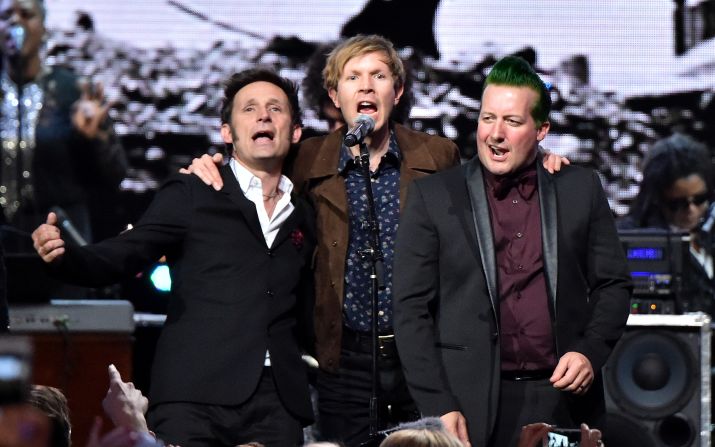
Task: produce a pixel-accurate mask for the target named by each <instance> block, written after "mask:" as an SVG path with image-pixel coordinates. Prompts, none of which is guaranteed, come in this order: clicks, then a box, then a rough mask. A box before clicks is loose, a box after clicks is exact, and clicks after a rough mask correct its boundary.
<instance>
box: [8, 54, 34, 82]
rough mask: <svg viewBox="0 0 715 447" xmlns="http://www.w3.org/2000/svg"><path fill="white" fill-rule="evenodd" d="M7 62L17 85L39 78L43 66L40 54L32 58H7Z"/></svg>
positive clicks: (9, 71)
mask: <svg viewBox="0 0 715 447" xmlns="http://www.w3.org/2000/svg"><path fill="white" fill-rule="evenodd" d="M5 63H6V64H7V65H6V66H7V67H8V75H9V76H10V79H12V81H13V82H14V83H15V84H17V85H23V84H25V83H26V82H29V81H32V80H34V79H35V78H37V76H38V75H39V74H40V69H41V67H42V63H41V61H40V55H39V54H36V55H33V56H31V57H30V58H23V57H17V58H12V59H5Z"/></svg>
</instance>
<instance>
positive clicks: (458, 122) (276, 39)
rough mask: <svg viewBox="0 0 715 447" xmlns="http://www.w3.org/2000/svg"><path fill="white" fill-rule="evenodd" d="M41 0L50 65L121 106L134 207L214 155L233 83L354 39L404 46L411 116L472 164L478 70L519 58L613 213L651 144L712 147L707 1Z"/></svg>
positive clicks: (312, 104) (310, 93)
mask: <svg viewBox="0 0 715 447" xmlns="http://www.w3.org/2000/svg"><path fill="white" fill-rule="evenodd" d="M46 6H47V9H48V17H47V23H48V27H49V29H50V32H51V37H50V39H49V40H48V42H47V52H48V55H49V57H50V58H49V61H51V63H53V64H60V65H66V66H70V67H72V68H73V69H74V70H75V71H76V72H77V73H78V74H80V75H82V76H84V77H87V78H91V79H92V80H95V81H102V82H103V83H104V85H105V89H106V91H107V93H108V96H109V97H110V99H112V100H113V101H114V102H115V107H114V109H113V111H112V116H113V118H114V119H115V120H116V122H117V131H118V132H119V133H120V134H121V136H122V139H123V142H124V144H125V147H126V149H127V151H128V154H129V156H130V162H131V167H132V169H131V171H130V176H129V177H128V178H127V179H126V180H125V181H124V183H123V185H122V187H123V188H124V190H125V191H128V192H131V193H132V194H130V195H128V197H136V196H141V195H143V194H144V193H146V192H149V193H150V192H151V191H152V190H153V189H155V188H156V186H157V185H158V183H159V182H160V181H161V180H162V179H163V177H164V176H166V175H167V174H168V173H169V172H171V171H173V170H175V169H177V168H178V167H179V166H183V165H186V164H187V163H189V161H190V159H191V158H192V157H193V156H195V155H198V154H201V153H204V152H206V151H207V150H210V151H216V150H222V149H223V144H222V143H221V141H220V138H219V133H218V128H219V120H218V112H217V111H218V107H219V103H220V97H221V80H222V79H226V77H227V76H228V74H230V73H232V72H234V71H237V70H241V69H243V68H246V67H248V66H252V65H254V64H262V65H269V66H273V67H276V68H278V69H279V70H280V72H281V74H282V75H284V76H287V77H289V78H291V79H293V80H295V81H297V82H299V83H303V81H304V78H305V77H306V73H308V72H309V70H308V69H309V67H310V65H311V56H312V55H313V53H314V52H315V51H316V49H319V48H320V49H322V51H325V48H324V47H322V45H325V44H327V43H330V42H334V41H336V40H337V39H339V38H341V36H344V35H348V36H349V35H353V34H356V33H380V34H383V35H385V36H386V37H389V38H390V39H391V40H393V42H395V43H396V44H397V45H398V46H400V47H401V54H402V56H403V57H404V58H405V60H406V61H407V62H408V64H409V66H410V68H411V72H412V76H411V79H412V89H411V90H412V94H411V98H410V99H411V104H412V108H411V109H410V110H409V111H408V113H409V117H408V118H407V120H408V122H409V123H410V124H411V125H412V126H413V127H414V128H417V129H420V130H423V131H426V132H430V133H436V134H440V135H444V136H447V137H449V138H451V139H453V140H455V141H456V142H457V144H458V145H459V147H460V149H461V151H462V154H463V156H464V157H465V158H467V157H471V156H472V155H473V154H474V151H475V143H474V136H473V134H474V128H475V119H476V116H477V113H478V109H479V98H480V93H481V86H482V80H483V79H484V76H485V74H486V73H487V72H488V70H489V68H490V66H491V64H492V63H493V62H494V61H495V60H497V59H498V58H500V57H502V56H504V55H507V54H520V55H522V56H523V57H525V58H526V59H527V60H529V61H530V62H532V64H533V65H534V66H535V67H536V68H537V69H538V71H539V72H540V73H541V74H542V75H543V78H544V79H545V80H547V81H548V82H549V83H551V84H552V92H553V93H552V94H553V99H554V111H553V113H552V116H551V121H552V130H551V133H550V135H549V137H548V138H547V140H546V141H545V144H544V146H546V147H547V148H549V149H550V150H552V151H554V152H556V153H558V154H562V155H565V156H567V157H569V158H570V159H571V160H572V161H573V162H575V163H579V164H585V165H589V166H591V167H594V168H596V169H597V170H598V171H599V172H600V174H601V176H602V179H603V181H604V186H605V187H606V190H607V192H608V195H609V199H610V203H611V206H612V208H613V210H614V212H615V213H616V214H618V215H623V214H625V213H626V212H627V210H628V204H629V203H630V201H631V200H632V199H633V197H634V196H635V194H636V193H637V190H638V186H637V185H638V183H639V181H640V171H639V163H640V160H641V159H642V157H643V155H644V152H645V151H647V149H648V147H649V145H650V143H652V142H653V141H655V140H656V139H658V138H660V137H663V136H667V135H669V134H670V133H672V132H673V131H674V130H681V131H685V132H687V133H689V134H691V135H693V136H694V137H695V138H697V139H700V140H702V141H703V142H705V143H707V144H709V146H710V147H711V148H713V147H715V130H714V129H715V127H714V126H713V125H712V124H713V116H715V99H714V98H715V97H714V93H715V39H713V35H715V23H714V22H715V18H713V14H712V12H708V11H712V10H713V9H714V8H715V1H713V0H704V1H695V0H688V1H670V0H629V1H626V0H614V1H610V2H582V1H560V0H553V1H547V0H522V1H512V2H503V1H498V0H484V1H479V2H473V1H470V0H441V1H440V0H429V1H424V2H411V1H409V0H392V1H385V0H370V1H365V0H345V1H340V2H335V1H327V0H322V1H321V0H310V1H302V2H295V1H290V0H275V1H270V2H262V3H258V4H256V3H253V2H248V1H245V0H186V1H184V0H124V1H122V2H115V1H109V0H104V1H93V2H86V1H82V0H46ZM313 63H314V64H315V62H313ZM320 63H321V62H320V61H318V63H317V64H318V66H319V65H320ZM312 73H314V74H317V73H319V70H315V69H314V70H312ZM312 81H313V82H312V83H311V82H306V83H305V84H303V86H304V87H303V89H302V95H303V99H304V106H305V124H306V127H307V128H308V129H307V130H306V132H305V133H306V134H307V135H312V134H315V133H317V132H325V131H327V130H328V123H327V121H325V120H323V119H321V118H322V117H323V116H324V115H323V114H319V113H318V110H317V109H318V108H319V106H318V105H317V102H316V99H315V96H316V95H317V96H320V95H321V94H323V92H321V91H320V80H319V79H317V78H316V79H312ZM311 85H312V87H311ZM316 89H317V90H318V91H317V92H316ZM140 201H141V202H142V203H145V201H144V200H140ZM129 208H130V209H131V208H133V207H129ZM136 208H137V209H138V210H141V209H142V206H137V207H136ZM130 214H131V213H130ZM132 217H133V216H132Z"/></svg>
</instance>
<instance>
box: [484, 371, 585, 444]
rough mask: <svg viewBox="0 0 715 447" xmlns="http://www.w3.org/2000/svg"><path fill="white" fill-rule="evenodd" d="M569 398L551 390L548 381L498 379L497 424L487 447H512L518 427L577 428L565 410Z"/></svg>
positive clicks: (517, 438) (562, 393) (516, 442)
mask: <svg viewBox="0 0 715 447" xmlns="http://www.w3.org/2000/svg"><path fill="white" fill-rule="evenodd" d="M569 394H570V393H569V392H568V391H560V390H557V389H556V388H554V387H553V385H552V384H551V382H549V379H541V380H523V381H515V380H504V379H502V380H501V391H500V394H499V409H498V414H497V421H496V426H495V427H494V431H493V432H492V436H491V440H490V441H489V446H490V447H516V446H517V444H518V442H519V436H520V434H521V427H523V426H524V425H527V424H533V423H535V422H544V423H547V424H553V425H556V426H558V427H562V428H579V424H576V423H574V421H573V420H572V418H571V415H570V412H569V409H568V405H567V403H568V399H569V398H570V397H569Z"/></svg>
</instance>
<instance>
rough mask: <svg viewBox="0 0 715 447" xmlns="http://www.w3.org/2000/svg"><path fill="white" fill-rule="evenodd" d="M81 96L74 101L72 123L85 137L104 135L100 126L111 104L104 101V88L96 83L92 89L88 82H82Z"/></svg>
mask: <svg viewBox="0 0 715 447" xmlns="http://www.w3.org/2000/svg"><path fill="white" fill-rule="evenodd" d="M81 87H82V96H81V97H80V99H79V100H77V102H76V103H74V105H73V106H72V107H73V112H72V125H74V127H75V129H77V131H78V132H79V133H80V134H82V135H84V137H86V138H90V139H92V138H97V137H100V138H102V137H106V135H105V134H104V133H103V132H102V129H101V126H102V123H103V122H104V120H105V119H106V118H107V114H108V113H109V108H110V107H111V104H103V103H104V88H103V87H102V84H101V83H97V85H96V86H95V88H94V89H92V86H91V84H90V83H89V82H85V83H83V84H82V86H81Z"/></svg>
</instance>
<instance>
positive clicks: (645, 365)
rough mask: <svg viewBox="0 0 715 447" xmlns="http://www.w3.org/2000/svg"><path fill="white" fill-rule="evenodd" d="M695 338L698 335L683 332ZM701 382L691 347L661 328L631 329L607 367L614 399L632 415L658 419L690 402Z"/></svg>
mask: <svg viewBox="0 0 715 447" xmlns="http://www.w3.org/2000/svg"><path fill="white" fill-rule="evenodd" d="M682 335H683V336H684V337H690V338H692V337H696V340H695V343H696V345H695V346H697V342H698V340H697V337H698V335H699V334H693V333H690V334H682ZM699 381H700V368H699V366H696V362H695V358H694V356H693V352H692V349H691V348H690V347H689V346H688V344H685V343H683V342H682V341H681V340H680V339H679V338H678V337H677V336H676V335H675V334H673V333H672V330H671V332H666V331H664V330H658V331H649V332H630V333H628V334H626V336H625V337H624V339H623V340H622V341H621V343H620V344H619V345H618V347H617V348H616V349H615V350H614V352H613V362H612V363H609V365H607V366H606V386H607V387H608V391H609V393H610V395H611V398H612V399H613V401H614V402H615V403H616V404H617V405H618V406H619V407H620V408H622V409H623V410H624V411H626V412H627V413H630V414H631V415H632V416H636V417H645V418H648V419H658V418H661V417H665V416H668V415H670V414H673V413H676V412H677V411H679V410H680V409H682V408H683V406H684V405H685V404H686V403H688V401H690V399H692V397H693V393H694V392H695V391H696V389H697V387H698V384H699Z"/></svg>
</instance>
